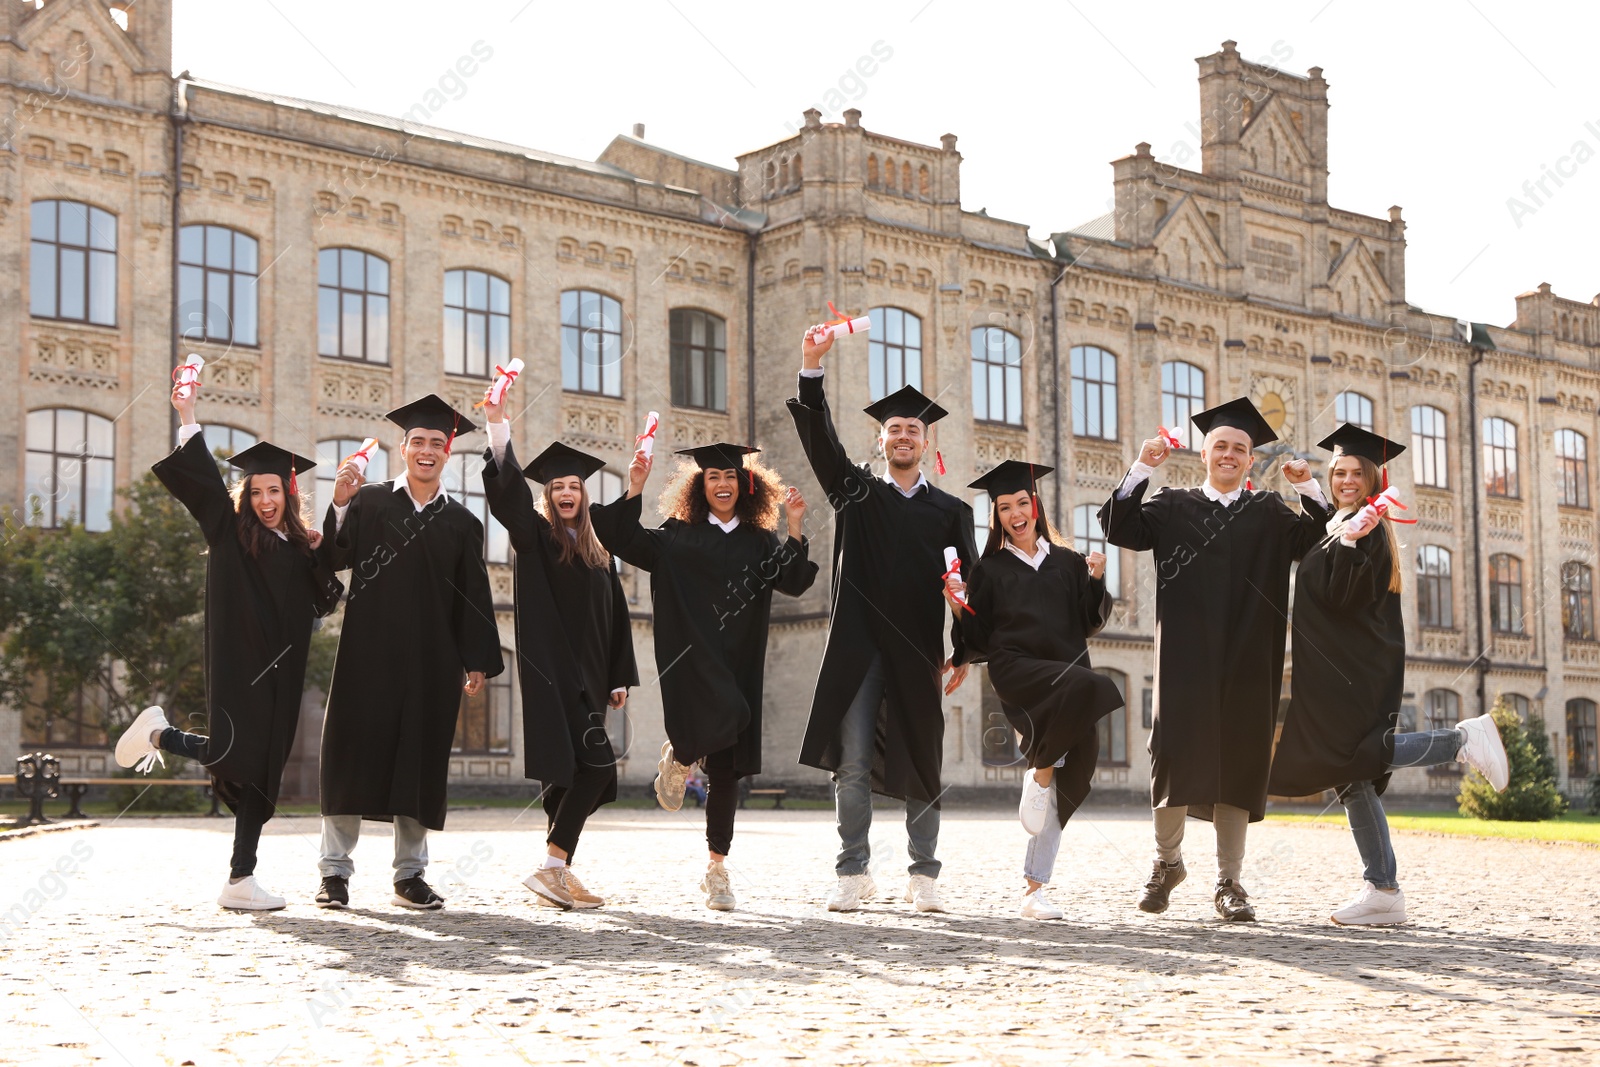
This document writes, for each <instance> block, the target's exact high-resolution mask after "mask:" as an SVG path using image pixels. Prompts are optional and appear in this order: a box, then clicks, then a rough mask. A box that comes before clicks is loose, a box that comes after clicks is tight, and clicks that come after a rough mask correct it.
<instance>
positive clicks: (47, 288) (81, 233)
mask: <svg viewBox="0 0 1600 1067" xmlns="http://www.w3.org/2000/svg"><path fill="white" fill-rule="evenodd" d="M29 221H30V236H31V237H32V242H31V245H30V249H29V262H28V313H29V314H30V315H33V316H34V317H35V318H41V319H66V320H68V321H71V322H90V323H94V324H95V325H96V326H115V325H116V324H117V217H116V216H115V215H113V214H111V212H109V211H102V210H100V209H99V208H97V207H90V206H89V205H88V204H83V203H79V202H78V201H76V200H35V201H34V202H33V208H32V215H31V218H30V220H29Z"/></svg>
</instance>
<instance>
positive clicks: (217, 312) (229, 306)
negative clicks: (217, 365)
mask: <svg viewBox="0 0 1600 1067" xmlns="http://www.w3.org/2000/svg"><path fill="white" fill-rule="evenodd" d="M259 269H260V263H259V251H258V246H257V244H256V239H255V238H254V237H250V236H248V235H246V234H242V233H240V232H239V231H237V230H230V229H228V228H227V227H226V226H207V225H200V224H196V225H193V226H185V227H183V228H182V229H180V230H179V231H178V329H179V331H180V333H181V334H182V336H183V339H184V340H185V341H189V342H199V341H218V342H222V343H224V344H227V343H231V344H236V345H249V346H252V347H253V346H255V345H256V344H258V343H259V341H258V339H257V336H256V323H257V321H258V319H259V310H258V306H257V293H256V285H257V280H258V279H257V277H256V272H257V270H259ZM208 436H209V435H208Z"/></svg>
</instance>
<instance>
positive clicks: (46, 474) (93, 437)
mask: <svg viewBox="0 0 1600 1067" xmlns="http://www.w3.org/2000/svg"><path fill="white" fill-rule="evenodd" d="M26 436H27V443H26V450H27V460H26V464H27V488H26V490H25V492H26V495H27V504H26V507H27V511H28V524H29V525H37V526H47V527H56V526H60V525H62V524H63V523H67V522H75V523H77V524H78V525H80V526H82V527H83V528H84V529H86V530H91V531H95V532H100V531H104V530H109V529H111V505H112V503H113V499H114V493H115V478H116V455H115V451H114V450H115V435H114V434H113V433H112V425H111V420H110V419H107V418H102V417H101V416H99V415H91V414H89V413H88V412H87V411H78V410H76V409H74V408H45V409H44V410H42V411H30V412H28V424H27V435H26ZM36 509H37V510H36Z"/></svg>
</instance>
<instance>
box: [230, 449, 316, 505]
mask: <svg viewBox="0 0 1600 1067" xmlns="http://www.w3.org/2000/svg"><path fill="white" fill-rule="evenodd" d="M228 465H229V466H232V467H238V468H239V469H240V470H241V471H243V472H244V474H245V476H246V477H248V476H250V475H252V474H276V475H277V476H278V477H279V478H281V479H283V484H284V486H285V487H286V488H287V489H288V491H289V493H290V495H296V496H297V495H299V492H300V486H299V482H298V479H296V478H295V475H297V474H304V473H305V472H306V471H308V470H311V469H312V468H313V467H315V466H316V465H317V461H316V460H314V459H307V458H306V457H304V456H297V455H295V454H294V453H293V452H290V451H289V450H288V449H287V448H279V447H278V446H277V445H275V444H272V443H271V442H269V441H260V442H258V443H256V444H253V445H251V446H250V447H249V448H246V449H244V450H242V451H239V452H235V453H234V454H233V455H232V456H230V457H229V459H228Z"/></svg>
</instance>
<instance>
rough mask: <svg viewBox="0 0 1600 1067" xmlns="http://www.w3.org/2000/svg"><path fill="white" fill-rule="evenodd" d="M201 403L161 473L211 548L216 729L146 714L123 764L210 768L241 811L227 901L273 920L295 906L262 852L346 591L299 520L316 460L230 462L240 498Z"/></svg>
mask: <svg viewBox="0 0 1600 1067" xmlns="http://www.w3.org/2000/svg"><path fill="white" fill-rule="evenodd" d="M185 393H187V395H184V394H185ZM195 400H196V396H195V395H194V391H193V390H185V389H184V388H182V387H179V388H175V389H174V390H173V393H172V406H173V407H174V408H176V409H177V410H178V414H179V415H180V416H181V418H182V421H183V426H182V428H181V429H180V430H179V431H178V438H179V445H178V448H177V449H176V450H174V451H173V453H172V454H171V455H170V456H168V457H167V458H165V459H163V460H162V461H161V462H159V463H157V464H156V465H155V466H154V467H153V468H151V469H152V470H153V471H154V472H155V475H156V477H157V478H159V479H161V484H163V485H165V486H166V487H167V489H168V490H169V491H171V493H172V495H173V496H175V497H177V498H178V501H179V502H180V503H182V504H183V506H184V507H185V508H187V509H188V510H189V513H190V514H191V515H193V516H194V518H195V521H196V522H198V523H199V524H200V530H201V533H202V534H203V535H204V536H205V539H206V546H207V552H206V640H205V669H206V714H205V719H206V721H207V724H208V731H207V734H206V735H205V736H202V735H200V734H195V733H187V732H185V731H182V730H178V729H176V728H175V727H173V726H171V725H170V724H169V723H168V722H167V718H166V715H165V713H164V712H163V711H162V709H161V708H159V707H155V708H146V709H145V711H144V712H143V713H142V714H140V716H139V717H138V718H136V719H135V720H134V721H133V724H132V725H131V726H129V727H128V729H127V731H126V732H125V733H124V734H123V736H122V738H121V739H120V740H119V741H118V742H117V749H116V757H117V762H118V763H120V764H121V765H122V766H124V767H131V766H134V765H135V764H141V763H142V764H143V765H144V769H146V770H148V768H149V762H150V760H152V759H159V758H160V756H159V753H160V752H163V751H165V752H171V753H174V754H176V755H179V756H185V757H187V758H189V759H194V760H198V761H199V762H200V763H201V764H203V765H204V766H205V768H206V770H207V771H208V772H209V773H210V774H211V778H212V788H213V789H215V790H216V794H217V796H218V797H219V798H220V799H221V800H223V801H224V802H225V803H226V804H227V805H228V807H229V808H231V809H232V810H233V812H234V829H233V861H232V870H231V873H230V875H229V878H228V882H227V883H226V884H225V885H224V886H223V889H222V894H221V896H219V897H218V898H217V903H218V904H220V905H222V906H223V907H224V908H232V909H235V910H239V911H265V910H271V909H276V908H281V907H283V906H284V900H283V898H282V897H281V896H278V895H276V894H274V893H271V892H268V891H267V890H266V889H264V888H263V887H262V886H261V885H260V883H258V882H257V881H256V879H255V869H256V846H257V843H258V842H259V841H260V838H261V828H262V826H263V825H264V824H265V823H266V821H267V820H268V819H270V818H271V817H272V814H273V811H274V810H275V807H276V805H277V802H278V787H279V784H280V783H281V781H282V778H283V766H284V763H285V762H286V761H287V760H288V758H289V753H290V752H291V751H292V750H293V748H294V735H295V727H296V726H297V725H298V724H299V721H300V697H301V694H302V691H303V689H304V686H305V677H306V657H307V654H308V653H309V651H310V648H311V631H312V628H313V623H314V622H315V620H316V619H317V618H319V617H321V616H323V615H327V614H328V613H329V612H331V611H333V610H334V609H335V608H336V607H337V606H338V604H339V594H340V591H341V590H340V588H339V583H338V582H337V581H336V580H335V579H334V576H333V572H332V571H331V570H329V569H327V568H326V567H324V566H322V564H321V562H320V560H319V558H318V556H317V554H316V551H315V550H316V547H317V544H318V542H319V541H320V540H321V534H318V533H316V532H315V531H311V530H307V529H306V525H305V521H304V518H303V516H302V515H301V513H300V507H301V501H300V496H299V493H298V492H297V489H298V479H297V478H296V477H295V476H296V475H297V474H304V473H305V472H307V471H309V470H311V469H312V468H313V467H315V466H316V461H315V460H310V459H306V458H305V457H303V456H297V455H295V454H294V453H292V452H288V451H285V450H284V449H281V448H279V447H277V446H276V445H272V444H269V443H267V442H262V443H260V444H257V445H253V446H251V447H250V448H247V449H245V450H244V451H242V452H240V453H238V454H237V455H235V456H233V457H232V459H231V460H229V462H230V463H231V464H232V465H233V466H234V467H236V468H238V469H239V470H240V471H242V472H244V478H243V480H242V481H240V483H239V485H238V487H237V492H236V493H235V494H234V495H230V494H229V492H228V487H227V485H226V483H224V482H223V480H222V474H221V472H220V471H219V470H218V469H217V461H216V459H215V458H214V457H213V456H212V454H211V452H210V450H209V449H208V448H207V446H206V437H205V432H204V431H203V430H202V429H201V428H200V424H199V423H197V422H196V421H195V416H194V406H195Z"/></svg>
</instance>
